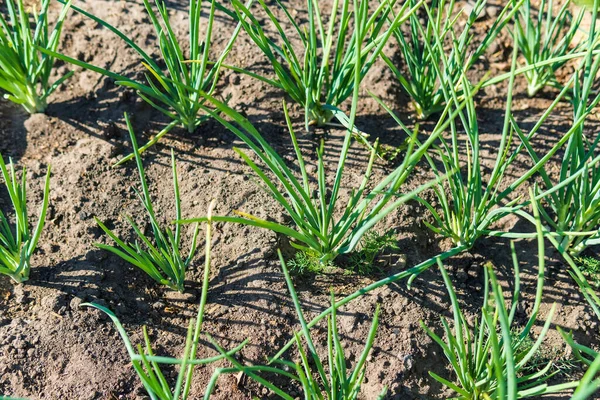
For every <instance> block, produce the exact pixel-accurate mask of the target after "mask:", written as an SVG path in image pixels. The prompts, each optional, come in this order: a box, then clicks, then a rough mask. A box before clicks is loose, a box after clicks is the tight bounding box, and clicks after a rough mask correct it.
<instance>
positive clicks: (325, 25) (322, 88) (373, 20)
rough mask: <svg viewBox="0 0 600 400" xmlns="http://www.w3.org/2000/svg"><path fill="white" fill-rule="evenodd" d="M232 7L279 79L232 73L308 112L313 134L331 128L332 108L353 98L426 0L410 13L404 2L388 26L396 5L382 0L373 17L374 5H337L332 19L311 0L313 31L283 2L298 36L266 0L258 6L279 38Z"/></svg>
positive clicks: (362, 0) (346, 0)
mask: <svg viewBox="0 0 600 400" xmlns="http://www.w3.org/2000/svg"><path fill="white" fill-rule="evenodd" d="M231 2H232V5H233V8H234V10H235V13H236V14H237V18H238V20H239V21H240V23H241V24H242V27H243V29H244V30H245V31H246V33H247V34H248V36H250V38H251V39H252V41H253V42H254V43H255V44H256V46H258V48H259V49H260V50H261V51H262V52H263V53H264V54H265V56H266V57H267V58H268V59H269V62H270V63H271V65H272V67H273V70H274V72H275V75H276V78H275V79H269V78H266V77H263V76H261V75H258V74H256V73H253V72H250V71H247V70H244V69H241V68H235V67H230V68H232V69H234V70H236V71H238V72H242V73H246V74H248V75H250V76H253V77H255V78H257V79H260V80H262V81H264V82H267V83H268V84H270V85H272V86H274V87H276V88H279V89H282V90H284V91H285V92H286V93H287V95H288V96H289V97H290V98H292V99H293V100H294V101H295V102H296V103H298V104H300V105H301V106H302V107H304V110H305V123H306V128H307V129H308V127H309V126H311V125H316V126H323V125H327V124H328V123H329V122H330V121H331V120H332V119H333V118H334V113H335V112H334V110H332V108H337V107H339V106H340V104H342V103H343V102H344V101H345V100H346V99H348V98H349V97H351V95H352V93H353V91H354V87H355V86H357V85H359V84H360V82H361V81H362V79H363V78H364V77H365V75H366V74H367V73H368V72H369V70H370V68H371V66H372V65H373V63H374V62H375V61H376V60H377V58H378V57H379V54H381V51H382V49H383V47H384V46H385V44H386V43H387V41H388V39H389V38H390V36H391V34H392V32H394V31H395V30H396V29H398V27H399V26H400V25H401V24H402V23H403V22H404V21H405V20H406V19H407V18H408V17H409V16H410V15H411V14H412V13H413V12H414V11H415V10H416V9H417V8H418V7H419V6H420V4H421V2H422V0H420V1H419V2H418V3H416V4H414V6H413V7H412V8H409V2H406V3H404V4H403V5H402V7H401V8H400V10H399V11H398V13H397V15H395V16H394V17H393V18H391V20H390V22H389V26H387V24H386V19H387V17H388V15H389V13H390V12H391V9H392V7H393V6H394V5H395V4H396V0H383V1H382V2H381V3H380V4H379V5H378V6H377V7H376V8H375V10H373V11H372V12H369V3H371V2H369V1H368V0H334V1H333V3H332V8H331V15H329V16H328V17H327V16H323V15H322V9H321V8H322V5H320V4H319V2H318V1H317V0H307V1H306V10H307V12H308V15H307V19H308V27H302V26H300V25H299V23H298V21H297V19H296V18H294V17H293V16H292V13H291V12H290V10H289V9H288V8H287V7H286V6H285V4H284V2H283V1H279V0H278V1H277V5H278V6H279V8H281V11H282V12H283V14H285V17H286V21H285V22H287V23H289V24H290V25H291V26H292V27H293V29H292V33H293V34H294V36H293V37H292V36H288V34H287V33H286V32H285V31H284V29H283V28H282V26H281V21H279V20H278V18H277V17H276V16H275V11H274V10H272V9H271V7H270V6H268V5H267V4H266V2H265V1H264V0H258V2H259V4H260V6H261V7H262V9H263V10H264V12H265V14H266V15H267V19H268V21H270V22H271V24H272V26H273V28H274V31H275V32H276V33H275V35H269V34H268V33H267V29H266V27H263V24H261V23H260V22H259V21H258V19H257V16H256V15H255V14H254V13H253V12H252V11H250V10H249V8H248V7H247V6H245V5H244V4H243V3H242V2H241V1H240V0H231ZM351 6H352V7H351ZM351 8H352V9H351ZM273 36H274V37H273ZM297 42H299V43H300V45H301V50H300V51H299V50H297V49H296V48H295V47H294V46H293V44H294V43H297ZM357 70H358V78H357V79H356V74H355V71H357Z"/></svg>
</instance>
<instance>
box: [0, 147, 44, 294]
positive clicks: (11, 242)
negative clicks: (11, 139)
mask: <svg viewBox="0 0 600 400" xmlns="http://www.w3.org/2000/svg"><path fill="white" fill-rule="evenodd" d="M0 170H1V171H2V178H3V179H4V186H5V187H6V190H7V191H8V196H9V197H10V202H11V204H12V207H13V210H14V219H15V224H14V225H15V226H14V232H13V228H11V224H10V223H9V221H8V217H7V216H6V215H5V214H4V213H3V212H2V210H0V274H4V275H7V276H9V277H11V278H12V279H13V280H14V281H15V282H18V283H21V282H24V281H26V280H28V279H29V271H30V269H31V256H32V254H33V253H34V251H35V249H36V247H37V244H38V241H39V239H40V236H41V234H42V230H43V229H44V224H45V223H46V212H47V211H48V202H49V199H50V196H49V195H50V168H49V167H48V172H47V173H46V183H45V185H44V199H43V200H42V208H41V211H40V217H39V219H38V222H37V225H36V226H35V229H34V230H33V231H32V230H31V228H30V227H29V213H28V212H27V170H26V169H25V168H23V172H22V176H21V179H20V180H19V179H18V178H17V176H16V173H15V166H14V164H13V162H12V160H10V162H9V164H8V168H7V166H6V164H5V163H4V159H3V158H2V155H0Z"/></svg>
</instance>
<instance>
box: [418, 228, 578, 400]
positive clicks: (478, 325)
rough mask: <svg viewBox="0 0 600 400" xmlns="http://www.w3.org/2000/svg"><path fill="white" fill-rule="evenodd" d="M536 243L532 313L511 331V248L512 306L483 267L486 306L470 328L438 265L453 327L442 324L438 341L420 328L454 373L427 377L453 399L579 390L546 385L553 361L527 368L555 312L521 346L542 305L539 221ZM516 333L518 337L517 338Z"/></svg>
mask: <svg viewBox="0 0 600 400" xmlns="http://www.w3.org/2000/svg"><path fill="white" fill-rule="evenodd" d="M537 240H538V252H539V254H538V255H539V271H538V279H537V291H536V298H535V302H534V306H533V310H532V313H531V316H530V318H529V320H528V321H527V323H526V325H525V327H522V328H519V327H516V326H515V314H516V311H517V307H518V305H519V302H518V300H519V290H520V280H519V267H518V260H517V257H516V253H515V249H514V245H513V244H512V243H511V251H512V255H513V261H514V274H515V282H514V293H513V297H512V299H511V306H510V308H509V309H507V308H506V303H507V299H505V298H504V295H503V293H502V287H501V286H500V284H499V283H498V281H497V279H496V276H495V274H494V271H493V266H492V265H491V264H488V265H486V267H485V268H484V271H485V284H484V301H483V307H482V309H481V320H480V321H477V320H476V321H475V322H474V324H473V326H472V327H471V326H469V324H468V323H467V321H466V319H465V317H464V314H463V312H462V311H461V309H460V306H459V304H458V300H457V297H456V293H455V291H454V289H453V287H452V283H451V281H450V278H449V276H448V273H447V272H446V270H445V268H444V267H443V265H442V264H441V263H439V267H440V272H441V274H442V277H443V279H444V283H445V285H446V288H447V290H448V294H449V296H450V301H451V303H452V311H453V314H454V326H453V328H451V327H450V324H449V323H448V322H447V321H446V320H445V319H442V325H443V327H444V334H445V339H442V338H441V337H440V336H438V335H437V334H436V333H434V332H433V331H432V330H431V329H429V328H427V327H426V326H425V325H424V324H423V323H421V325H422V326H423V328H424V329H425V330H426V331H427V333H428V334H429V336H431V338H432V339H433V340H434V341H435V342H436V343H437V344H438V345H439V346H440V347H441V348H442V349H443V351H444V355H445V356H446V358H447V359H448V361H449V362H450V365H451V367H452V370H453V371H454V373H455V374H456V381H455V382H453V381H451V380H449V379H445V378H442V377H441V376H439V375H437V374H435V373H433V372H430V375H431V376H432V377H433V378H434V379H435V380H437V381H438V382H440V383H441V384H443V385H444V386H446V387H448V388H449V389H451V390H453V391H454V392H455V393H456V396H457V397H456V398H457V399H465V400H477V399H481V400H484V399H486V400H487V399H498V400H500V399H508V400H516V399H522V398H531V397H536V398H538V397H539V396H542V395H544V394H549V393H557V392H560V391H563V390H567V389H570V388H573V387H576V386H577V385H578V382H568V383H564V384H557V385H548V384H547V383H546V382H547V381H548V379H550V378H551V377H552V376H553V375H554V374H556V372H557V371H555V372H550V370H551V368H552V365H553V363H552V361H550V362H549V363H548V364H547V365H546V366H545V367H543V368H541V369H540V370H538V371H531V369H529V368H528V363H529V362H530V361H531V360H532V358H533V357H534V355H535V354H536V352H537V351H538V349H539V347H540V346H541V344H542V342H543V340H544V338H545V336H546V334H547V333H548V330H549V329H550V324H551V321H552V316H553V315H554V312H555V311H556V304H554V305H553V306H552V309H551V310H550V314H549V315H548V319H547V321H546V323H545V324H544V326H543V328H542V330H541V332H540V334H539V335H538V337H537V339H536V340H535V342H534V344H533V345H532V346H527V347H525V348H524V347H523V346H522V343H523V341H525V340H530V335H531V328H532V327H533V326H534V325H535V324H536V323H537V322H536V319H537V315H538V313H539V308H540V304H541V300H542V292H543V285H544V269H545V263H544V233H543V230H542V227H541V223H540V222H539V219H538V222H537ZM515 332H517V333H518V334H517V335H515Z"/></svg>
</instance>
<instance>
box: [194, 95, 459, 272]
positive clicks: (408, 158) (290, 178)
mask: <svg viewBox="0 0 600 400" xmlns="http://www.w3.org/2000/svg"><path fill="white" fill-rule="evenodd" d="M357 97H358V91H357V90H355V93H354V101H356V98H357ZM206 98H207V99H208V100H209V102H210V103H211V104H212V105H213V107H214V110H211V109H209V108H207V109H206V110H207V112H208V113H212V116H213V118H215V119H216V120H217V121H219V122H220V123H221V124H223V125H224V126H225V127H226V128H228V129H229V130H231V131H232V132H233V133H234V134H236V135H237V136H238V137H239V138H240V139H241V140H242V141H243V142H244V143H245V144H246V145H247V146H248V147H249V148H250V149H251V150H252V151H253V153H254V154H255V155H256V157H258V160H259V162H260V164H259V163H257V162H255V161H254V160H253V159H252V158H251V157H250V156H249V155H248V154H246V152H244V151H243V150H241V149H237V148H236V149H235V151H236V152H237V153H238V154H239V155H240V157H242V159H243V160H244V161H245V162H246V163H247V164H248V166H249V167H250V168H251V169H252V170H253V172H254V174H255V175H256V176H257V177H258V179H259V181H260V183H261V184H262V185H263V187H264V188H265V190H266V191H267V192H268V193H269V194H270V195H271V196H272V197H273V198H274V199H275V200H276V201H277V203H278V204H280V205H281V207H282V208H283V209H284V210H285V213H286V214H287V216H289V218H290V219H291V221H292V226H288V225H284V224H280V223H276V222H272V221H267V220H264V219H261V218H258V217H256V216H254V215H252V214H249V213H246V212H243V211H235V213H236V214H237V216H214V217H213V219H214V220H215V221H222V222H233V223H240V224H245V225H252V226H257V227H261V228H265V229H269V230H272V231H275V232H278V233H281V234H283V235H286V236H287V237H288V238H290V239H291V245H292V246H293V247H295V248H296V249H298V250H301V251H304V252H307V253H309V254H313V255H315V256H316V257H318V258H319V259H320V261H321V263H322V264H323V265H326V264H327V263H328V262H330V261H332V260H334V259H335V258H336V257H337V256H338V255H340V254H347V253H349V252H351V251H353V250H354V249H355V248H356V246H357V245H358V244H359V242H360V240H361V239H362V237H363V236H364V235H365V234H366V233H367V232H368V231H370V230H371V228H372V227H373V226H374V225H375V224H376V223H377V222H379V221H380V220H381V219H383V218H384V217H385V216H387V215H388V214H389V213H391V212H392V211H394V210H395V209H397V208H398V207H399V206H400V205H402V204H404V203H405V202H406V201H408V200H409V199H412V198H414V197H415V195H416V194H417V193H418V192H419V191H421V190H424V189H425V188H427V187H428V186H430V185H432V184H434V182H431V183H429V184H425V185H423V186H420V187H418V188H417V189H415V190H413V191H411V192H409V193H404V194H403V193H401V191H402V186H403V184H404V182H405V181H406V179H407V178H408V177H409V176H410V173H411V172H412V170H413V169H414V167H415V166H416V165H417V163H418V162H419V160H420V159H421V158H422V157H423V155H424V154H425V152H426V151H427V148H428V147H429V146H430V145H431V143H433V142H434V141H435V140H436V139H437V138H438V137H439V136H440V135H441V133H442V132H443V131H444V130H445V129H446V127H447V125H448V123H447V122H446V121H445V119H444V120H442V122H440V123H439V124H438V125H437V126H436V127H435V128H434V129H433V131H432V133H431V134H430V136H429V138H428V139H427V141H425V142H424V143H423V144H418V143H417V140H416V132H411V134H410V139H409V145H408V149H407V151H406V155H405V157H404V160H403V162H402V163H401V164H400V165H399V166H398V167H397V168H396V169H395V170H394V171H392V172H391V173H390V174H389V175H388V176H387V177H385V178H384V179H382V180H381V181H380V182H379V183H377V184H372V183H371V182H370V181H371V171H372V168H373V164H374V161H375V158H376V154H377V144H375V146H374V147H373V148H372V149H371V154H370V158H369V163H368V165H367V168H366V171H365V174H364V176H363V180H362V183H361V184H360V186H359V187H356V188H354V189H352V191H351V192H350V193H349V196H348V199H347V200H345V201H343V200H342V199H341V197H342V194H341V193H340V190H341V182H342V178H343V176H344V168H345V166H346V160H347V158H348V152H349V149H350V146H351V144H352V138H353V137H354V136H353V131H352V130H350V129H348V130H347V132H346V135H345V138H344V143H343V145H342V148H341V152H340V155H339V158H338V163H337V170H336V172H335V175H334V179H333V185H332V186H331V187H329V183H328V181H327V178H326V176H327V171H326V168H325V162H324V151H325V147H324V143H321V145H320V146H319V147H318V149H317V160H318V162H317V164H318V166H317V171H316V177H314V178H313V179H314V181H316V183H314V181H311V179H310V178H309V173H308V171H307V168H306V162H305V158H304V156H303V155H302V151H301V149H300V146H299V144H298V139H297V136H296V133H295V131H294V129H293V127H292V122H291V119H290V116H289V114H288V111H287V107H286V106H285V105H284V112H285V117H286V121H287V125H288V129H289V132H290V138H291V141H292V145H293V147H294V150H295V153H296V165H297V167H298V168H299V170H300V173H299V175H300V176H299V177H297V176H296V174H295V173H294V172H293V171H292V169H290V167H288V166H287V164H286V163H285V161H284V160H283V158H282V157H281V156H280V155H279V154H278V153H277V152H276V151H275V150H274V149H273V148H272V147H271V146H270V145H269V144H268V143H267V142H266V141H265V139H264V138H263V137H262V136H261V135H260V133H259V132H258V131H257V130H256V128H255V127H254V126H252V124H251V123H250V122H249V121H248V120H247V119H246V118H244V117H243V116H242V115H241V114H239V113H238V112H237V111H235V110H233V109H231V108H230V107H229V106H228V105H227V104H225V103H224V102H221V101H219V100H217V99H215V98H214V97H211V96H208V95H206ZM453 105H454V103H453V102H450V105H449V106H448V109H450V107H453ZM458 110H461V106H459V107H458ZM219 113H221V114H219ZM445 114H446V111H445V112H444V115H445ZM354 115H355V114H354V112H352V114H351V118H350V121H353V116H354ZM225 116H226V117H229V119H230V120H231V121H230V120H226V119H225V118H224V117H225ZM335 116H336V118H338V119H339V120H340V122H341V123H342V124H343V125H345V126H353V123H352V122H348V121H349V119H348V118H347V117H346V115H345V114H344V113H342V112H341V111H336V112H335ZM261 164H262V165H261ZM311 178H312V177H311ZM439 179H443V177H440V178H439ZM342 201H343V203H342ZM205 220H206V218H193V219H189V220H185V221H182V222H183V223H190V222H202V221H205Z"/></svg>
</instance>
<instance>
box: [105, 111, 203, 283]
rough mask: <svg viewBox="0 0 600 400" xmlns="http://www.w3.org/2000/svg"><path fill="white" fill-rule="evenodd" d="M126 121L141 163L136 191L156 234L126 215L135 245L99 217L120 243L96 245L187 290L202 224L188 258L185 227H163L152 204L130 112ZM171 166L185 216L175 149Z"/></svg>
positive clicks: (177, 206)
mask: <svg viewBox="0 0 600 400" xmlns="http://www.w3.org/2000/svg"><path fill="white" fill-rule="evenodd" d="M125 122H126V123H127V128H128V129H129V136H130V137H131V143H132V145H133V154H134V156H135V161H136V163H137V169H138V172H139V176H140V182H141V186H142V193H141V194H140V192H139V191H137V190H136V191H135V192H136V194H137V196H138V198H139V200H140V201H141V202H142V205H143V206H144V209H145V210H146V214H147V215H148V219H149V221H150V226H151V227H152V233H153V236H154V243H153V242H152V241H151V240H150V239H149V238H148V237H147V236H146V235H145V234H144V233H143V231H144V230H143V229H141V228H140V227H139V226H138V225H137V224H136V223H135V222H134V220H133V219H132V218H131V217H129V216H126V217H125V218H126V219H127V221H128V222H129V224H130V225H131V227H132V228H133V230H134V231H135V234H136V235H137V238H138V240H136V241H135V243H133V244H131V243H126V242H124V241H123V240H121V239H119V237H118V236H117V235H116V234H114V233H113V232H112V231H111V230H110V229H108V228H107V227H106V225H104V223H102V221H100V220H99V219H98V218H95V220H96V222H97V223H98V225H99V226H100V228H102V230H103V231H104V232H105V233H106V235H108V236H109V237H110V238H111V239H112V240H113V241H114V242H115V243H116V244H117V245H116V246H109V245H105V244H101V243H98V244H96V246H98V247H99V248H101V249H103V250H107V251H110V252H111V253H114V254H116V255H117V256H119V257H121V258H122V259H123V260H125V261H127V262H129V263H131V264H133V265H135V266H136V267H138V268H140V269H141V270H142V271H144V272H145V273H147V274H148V275H149V276H150V277H151V278H152V279H154V280H155V281H157V282H158V283H161V284H163V285H166V286H168V287H170V288H171V289H173V290H178V291H180V292H183V291H184V281H185V272H186V270H187V268H188V266H189V265H190V263H191V262H192V260H193V258H194V255H195V254H196V249H197V237H198V230H199V225H198V224H196V227H195V228H194V234H193V236H192V244H191V247H190V251H189V254H188V256H187V258H184V257H183V255H182V254H181V227H180V226H179V225H176V226H175V231H172V230H171V228H165V229H163V228H161V227H160V225H159V223H158V220H157V219H156V213H155V212H154V206H153V205H152V200H151V198H150V193H149V191H148V183H147V181H146V173H145V172H144V166H143V165H142V159H141V156H140V152H139V148H138V145H137V140H136V139H135V133H134V132H133V128H132V126H131V122H130V121H129V117H128V116H127V114H125ZM171 168H172V171H173V190H174V195H175V214H176V218H177V219H181V199H180V196H179V182H178V180H177V168H176V165H175V154H174V152H173V151H171Z"/></svg>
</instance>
